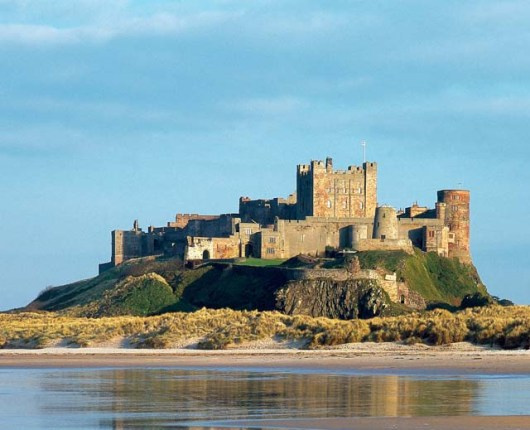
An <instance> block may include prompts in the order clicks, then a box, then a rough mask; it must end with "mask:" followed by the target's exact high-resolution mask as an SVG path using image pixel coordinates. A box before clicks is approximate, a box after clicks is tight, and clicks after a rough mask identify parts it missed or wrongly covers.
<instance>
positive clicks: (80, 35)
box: [0, 12, 240, 45]
mask: <svg viewBox="0 0 530 430" xmlns="http://www.w3.org/2000/svg"><path fill="white" fill-rule="evenodd" d="M239 16H240V13H237V12H230V13H228V12H227V13H225V12H203V13H197V14H194V15H186V16H177V15H173V14H169V13H158V14H155V15H152V16H149V17H146V18H142V17H120V18H119V19H116V20H108V21H107V20H105V22H100V23H94V24H90V25H83V26H77V27H58V26H51V25H37V24H0V43H2V42H4V43H8V44H23V45H61V44H64V45H68V44H78V43H85V42H96V43H97V42H106V41H109V40H111V39H114V38H119V37H127V36H135V35H138V36H145V35H178V34H181V33H184V32H187V31H192V30H196V29H201V28H208V27H215V26H216V25H220V24H222V23H223V22H227V21H229V20H232V19H235V18H237V17H239Z"/></svg>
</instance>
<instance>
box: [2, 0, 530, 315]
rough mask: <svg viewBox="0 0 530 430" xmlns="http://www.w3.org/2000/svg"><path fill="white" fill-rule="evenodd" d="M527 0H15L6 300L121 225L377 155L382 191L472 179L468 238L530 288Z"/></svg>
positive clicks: (65, 278)
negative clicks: (325, 163) (308, 168)
mask: <svg viewBox="0 0 530 430" xmlns="http://www.w3.org/2000/svg"><path fill="white" fill-rule="evenodd" d="M529 21H530V6H529V5H528V3H527V2H525V1H474V2H461V1H451V0H448V1H444V2H434V1H429V2H428V1H409V0H403V1H400V2H395V1H378V0H369V1H368V0H364V1H334V2H329V1H308V0H303V1H302V0H301V1H290V0H282V1H274V0H269V1H261V0H255V1H230V0H224V1H221V0H219V1H201V2H198V1H149V2H147V1H120V0H118V1H112V2H108V1H102V0H101V1H100V0H93V1H88V0H78V1H75V2H72V1H59V0H53V1H52V0H49V1H45V0H40V1H31V0H24V1H22V0H20V1H17V0H9V1H6V0H0V172H1V179H2V180H1V181H0V196H1V205H0V222H1V225H2V227H3V232H2V236H1V240H0V292H1V294H0V309H7V308H11V307H15V306H22V305H24V304H26V303H27V302H29V301H30V300H31V299H32V298H34V297H35V296H36V294H37V293H38V292H39V291H40V290H42V289H43V288H44V287H46V286H48V285H61V284H63V283H66V282H71V281H74V280H77V279H80V278H87V277H91V276H93V275H95V274H96V271H97V264H98V263H100V262H104V261H108V260H109V259H110V231H111V230H112V229H115V228H120V229H126V228H130V226H131V225H132V221H133V220H134V219H135V218H138V219H139V220H140V224H141V226H143V227H147V226H148V225H149V224H154V225H164V224H165V223H166V222H167V221H169V220H171V219H172V218H173V217H174V214H175V213H177V212H200V213H220V212H234V211H236V210H237V200H238V198H239V196H240V195H248V196H251V197H255V198H258V197H274V196H286V195H287V194H289V193H290V192H292V191H294V189H295V165H296V164H298V163H305V162H307V161H309V160H310V159H323V158H324V157H326V156H327V155H329V156H332V157H333V158H334V160H335V165H336V166H338V167H346V166H347V165H348V164H359V163H360V162H361V161H362V151H361V147H360V145H359V142H360V141H361V140H362V139H365V140H366V141H367V142H368V158H369V159H370V160H374V161H377V162H378V163H379V172H380V175H379V202H380V203H385V204H391V205H394V206H396V207H398V208H399V207H404V206H407V205H410V204H411V203H412V202H414V201H418V202H419V203H420V204H425V205H429V206H433V204H434V201H435V199H436V190H438V189H443V188H455V187H459V186H463V187H465V188H469V189H470V190H471V192H472V254H473V257H474V260H475V263H476V265H477V267H478V269H479V273H480V274H481V276H482V278H483V281H484V282H485V283H486V285H487V286H488V287H489V290H490V291H491V292H492V293H493V294H495V295H498V296H502V297H507V298H510V299H512V300H515V301H516V302H519V303H530V264H529V263H530V257H529V256H528V252H527V250H526V247H527V243H528V242H529V240H530V234H529V232H528V229H527V228H526V227H525V223H526V222H527V221H526V220H527V218H528V213H530V199H529V198H528V185H529V183H530V170H529V169H528V162H529V161H530V149H529V146H528V136H529V135H530V133H529V132H530V125H529V124H530V73H529V72H530V56H528V54H527V50H528V46H530V29H529V27H528V22H529Z"/></svg>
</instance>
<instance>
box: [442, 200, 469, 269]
mask: <svg viewBox="0 0 530 430" xmlns="http://www.w3.org/2000/svg"><path fill="white" fill-rule="evenodd" d="M438 203H445V205H446V207H445V210H440V215H441V214H442V213H443V212H445V218H444V223H445V225H446V226H447V227H449V257H456V258H458V259H459V260H460V261H461V262H463V263H470V262H471V255H470V252H469V226H470V211H469V203H470V193H469V191H467V190H441V191H438ZM437 209H438V205H437ZM440 209H441V207H440Z"/></svg>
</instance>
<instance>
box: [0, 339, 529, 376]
mask: <svg viewBox="0 0 530 430" xmlns="http://www.w3.org/2000/svg"><path fill="white" fill-rule="evenodd" d="M0 367H2V368H6V367H34V368H53V367H70V368H74V367H79V368H83V367H88V368H90V367H199V368H246V369H251V368H266V369H282V368H286V369H293V368H294V369H300V370H302V369H306V370H311V369H315V370H319V371H326V370H327V371H330V372H336V371H360V372H363V373H364V372H374V373H389V374H394V373H395V374H399V373H411V372H412V373H418V374H432V373H434V374H442V375H443V374H463V375H465V374H530V351H527V350H510V351H506V350H498V349H492V348H485V347H478V346H474V345H471V344H468V343H459V344H452V345H447V346H442V347H429V346H425V345H412V346H406V345H401V344H394V343H383V344H377V343H359V344H349V345H344V346H341V347H338V348H330V349H321V350H301V349H292V348H270V345H247V346H246V347H242V348H238V349H227V350H220V351H205V350H197V349H189V348H179V349H132V348H118V347H109V346H107V347H97V348H63V347H55V348H44V349H38V350H24V349H12V350H7V349H4V350H0Z"/></svg>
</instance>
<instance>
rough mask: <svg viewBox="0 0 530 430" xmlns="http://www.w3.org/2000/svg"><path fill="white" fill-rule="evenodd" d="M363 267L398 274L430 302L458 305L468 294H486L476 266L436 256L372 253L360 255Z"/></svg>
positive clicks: (432, 254) (392, 252) (396, 252)
mask: <svg viewBox="0 0 530 430" xmlns="http://www.w3.org/2000/svg"><path fill="white" fill-rule="evenodd" d="M357 255H358V257H359V261H360V263H361V267H362V268H366V269H384V270H385V271H387V272H390V273H393V272H395V273H397V275H398V280H401V281H405V282H406V283H407V285H408V287H409V288H410V289H412V290H413V291H416V292H418V293H420V294H421V295H422V296H423V297H424V298H425V300H426V301H427V302H430V303H436V302H441V303H448V304H451V305H455V306H458V305H460V302H461V300H462V298H463V297H464V296H465V295H467V294H474V293H477V292H479V293H482V294H487V292H486V288H485V287H484V285H483V284H482V283H481V281H480V278H479V276H478V274H477V271H476V269H475V268H474V267H473V266H470V265H466V264H462V263H460V262H459V261H458V260H457V259H451V258H444V257H440V256H438V255H437V254H435V253H427V254H426V253H423V252H421V251H416V252H415V253H414V255H408V254H406V253H405V252H402V251H369V252H361V253H359V254H357Z"/></svg>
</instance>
